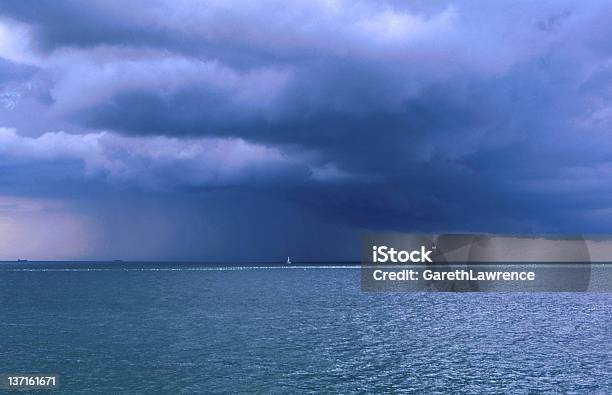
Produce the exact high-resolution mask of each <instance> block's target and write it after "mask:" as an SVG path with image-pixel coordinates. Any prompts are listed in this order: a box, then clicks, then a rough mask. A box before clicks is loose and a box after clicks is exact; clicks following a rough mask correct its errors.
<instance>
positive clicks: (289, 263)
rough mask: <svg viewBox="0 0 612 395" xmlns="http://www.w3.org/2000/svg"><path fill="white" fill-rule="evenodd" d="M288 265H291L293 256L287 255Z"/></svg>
mask: <svg viewBox="0 0 612 395" xmlns="http://www.w3.org/2000/svg"><path fill="white" fill-rule="evenodd" d="M287 265H291V258H289V257H287Z"/></svg>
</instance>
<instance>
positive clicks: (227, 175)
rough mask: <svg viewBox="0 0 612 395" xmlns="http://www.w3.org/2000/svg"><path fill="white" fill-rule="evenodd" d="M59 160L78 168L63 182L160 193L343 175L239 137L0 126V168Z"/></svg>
mask: <svg viewBox="0 0 612 395" xmlns="http://www.w3.org/2000/svg"><path fill="white" fill-rule="evenodd" d="M63 161H77V162H80V163H82V164H83V172H82V174H74V173H73V172H74V168H70V171H71V172H72V173H69V174H66V176H67V177H68V178H75V177H76V178H79V177H86V178H92V177H100V176H102V177H106V178H107V179H108V180H109V181H111V182H123V181H129V182H130V183H132V184H137V185H140V186H146V187H151V188H161V189H163V188H165V187H169V186H176V185H179V186H180V185H191V186H227V185H234V184H251V183H260V182H264V183H265V182H275V181H278V180H279V179H286V180H287V181H289V182H290V181H291V180H292V179H295V178H297V179H300V180H304V179H307V178H310V179H312V180H317V181H328V180H332V179H335V178H346V177H347V175H346V174H345V173H344V172H342V171H341V170H339V169H338V168H337V167H335V165H333V164H331V165H330V164H325V165H324V166H322V167H319V166H318V164H317V161H316V155H312V154H304V153H302V154H299V155H296V156H293V155H290V154H289V153H287V152H284V151H282V150H281V149H279V148H275V147H268V146H264V145H258V144H252V143H249V142H247V141H245V140H242V139H234V138H231V139H220V138H192V139H177V138H170V137H163V136H159V137H125V136H121V135H118V134H115V133H110V132H99V133H90V134H83V135H75V134H68V133H65V132H48V133H44V134H42V135H40V136H39V137H25V136H20V135H19V134H17V132H16V131H15V130H14V129H11V128H0V163H1V164H5V165H7V164H9V165H10V164H13V165H16V166H21V165H24V164H36V163H38V164H40V165H41V166H44V165H45V163H52V162H55V163H61V162H63ZM330 166H331V167H330Z"/></svg>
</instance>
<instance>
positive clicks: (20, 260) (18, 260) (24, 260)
mask: <svg viewBox="0 0 612 395" xmlns="http://www.w3.org/2000/svg"><path fill="white" fill-rule="evenodd" d="M17 262H29V261H28V260H27V259H17Z"/></svg>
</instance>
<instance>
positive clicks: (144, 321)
mask: <svg viewBox="0 0 612 395" xmlns="http://www.w3.org/2000/svg"><path fill="white" fill-rule="evenodd" d="M88 267H89V268H91V266H86V265H82V266H74V267H67V268H64V269H61V270H55V269H53V268H52V270H40V268H36V269H33V270H31V271H22V270H12V269H11V270H6V269H2V268H0V361H1V362H0V366H1V367H0V373H3V372H7V373H8V372H57V373H59V374H60V376H61V389H62V392H66V393H83V392H96V393H130V394H132V393H150V392H159V393H177V392H180V393H196V392H233V393H236V392H243V393H252V392H266V393H267V392H275V393H294V392H298V393H301V392H307V391H317V392H338V393H353V392H363V393H369V392H374V391H380V392H393V391H406V392H414V393H448V392H454V393H492V392H518V393H528V392H550V393H568V392H576V393H589V394H590V393H601V394H609V393H612V295H611V294H571V293H561V294H554V293H549V294H495V293H490V294H487V293H455V294H453V293H412V294H409V293H406V294H364V293H362V292H361V291H360V289H359V270H358V269H355V268H291V269H286V268H267V269H264V268H262V269H241V268H235V267H234V268H232V270H200V269H202V268H200V269H198V268H191V269H192V270H184V269H185V268H184V267H181V266H176V267H174V266H172V265H165V266H164V267H162V269H163V270H151V269H155V268H154V267H151V266H147V267H141V268H139V267H136V266H134V267H132V269H134V270H125V269H117V270H113V269H110V270H107V269H105V270H85V269H86V268H88ZM66 269H68V270H66ZM140 269H145V270H140ZM217 269H218V268H217Z"/></svg>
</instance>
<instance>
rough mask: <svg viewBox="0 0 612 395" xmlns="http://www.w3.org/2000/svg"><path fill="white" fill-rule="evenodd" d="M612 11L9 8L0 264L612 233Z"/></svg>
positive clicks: (2, 33) (469, 4) (326, 253)
mask: <svg viewBox="0 0 612 395" xmlns="http://www.w3.org/2000/svg"><path fill="white" fill-rule="evenodd" d="M611 19H612V4H610V3H608V4H606V2H603V1H602V2H599V1H560V0H555V1H537V2H533V1H529V2H527V1H524V2H522V1H509V2H507V3H504V2H503V1H496V2H490V1H425V0H423V1H412V2H411V1H401V2H400V1H397V2H396V1H388V2H384V1H346V2H345V1H335V0H326V1H316V0H308V1H292V2H289V3H287V2H286V1H265V0H260V1H256V2H250V1H239V2H238V1H228V0H223V1H210V2H199V1H198V2H196V1H193V2H192V1H177V0H172V1H142V2H141V1H114V2H111V1H87V2H82V1H74V2H72V1H48V2H39V1H24V0H15V1H10V0H5V1H2V2H0V259H15V258H30V259H42V258H46V259H51V258H54V259H189V260H191V259H223V260H234V259H239V260H251V259H254V260H284V259H285V257H286V256H287V255H291V256H292V257H294V260H299V259H354V258H357V257H358V253H359V248H358V243H359V239H358V237H359V235H360V234H362V233H364V232H369V231H405V232H413V231H442V232H463V231H467V232H501V233H538V232H543V233H606V232H608V233H609V232H612V139H611V133H612V129H611V125H612V107H611V102H610V100H611V99H612V24H610V20H611Z"/></svg>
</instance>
